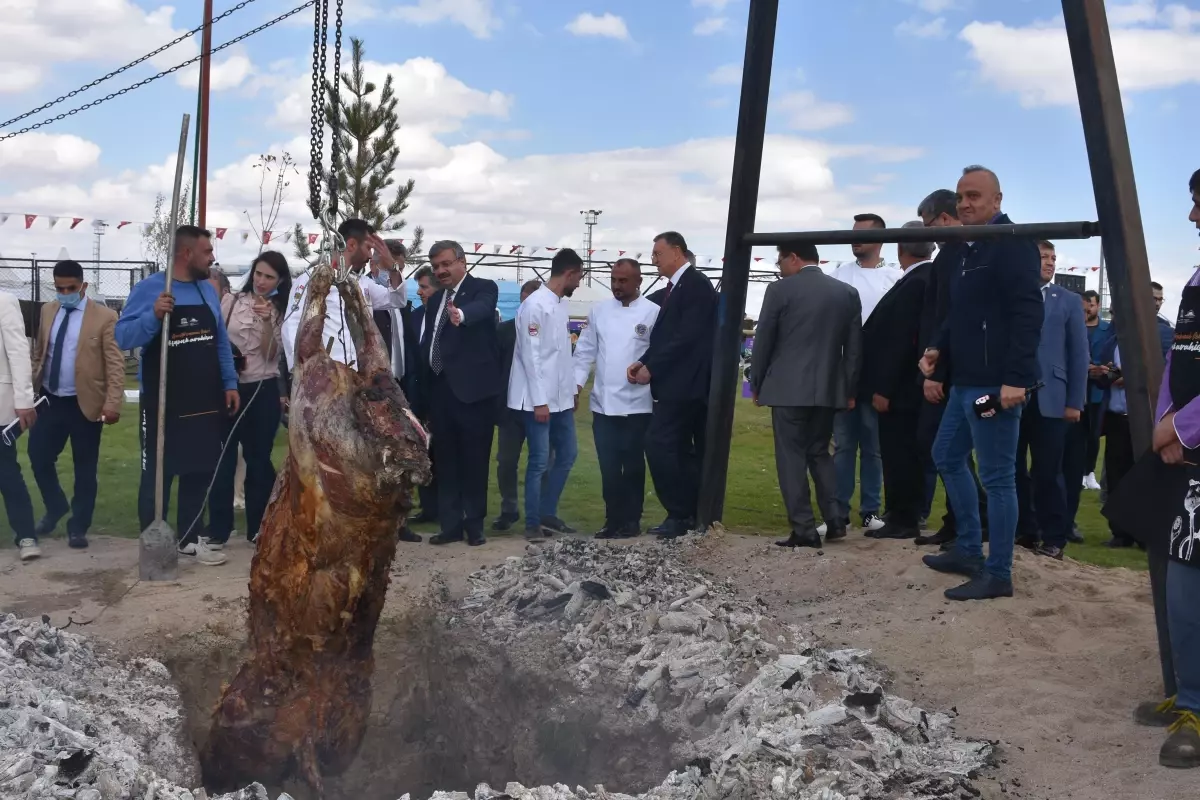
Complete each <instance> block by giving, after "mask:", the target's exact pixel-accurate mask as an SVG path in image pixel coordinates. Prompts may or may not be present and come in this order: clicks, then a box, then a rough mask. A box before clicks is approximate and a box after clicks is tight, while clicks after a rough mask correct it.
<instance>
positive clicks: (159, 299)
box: [115, 225, 240, 566]
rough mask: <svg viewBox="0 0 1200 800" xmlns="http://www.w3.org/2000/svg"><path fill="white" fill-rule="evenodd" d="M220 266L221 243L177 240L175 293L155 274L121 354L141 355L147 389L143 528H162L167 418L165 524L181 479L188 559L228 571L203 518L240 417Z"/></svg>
mask: <svg viewBox="0 0 1200 800" xmlns="http://www.w3.org/2000/svg"><path fill="white" fill-rule="evenodd" d="M212 263H213V244H212V234H211V233H209V232H208V231H206V230H203V229H201V228H196V227H193V226H191V225H184V226H183V227H181V228H179V229H178V230H177V231H176V232H175V256H174V263H173V264H172V266H171V269H172V270H173V278H174V281H173V283H172V285H171V292H170V293H169V294H168V293H167V292H166V291H165V289H166V282H167V281H166V273H164V272H156V273H154V274H152V275H150V276H149V277H148V278H146V279H144V280H143V281H142V282H141V283H139V284H138V285H137V286H135V287H133V290H132V291H130V293H129V298H128V299H127V300H126V301H125V308H124V310H123V311H122V313H121V318H120V319H119V320H117V325H116V330H115V335H116V339H117V346H118V347H120V348H121V349H122V350H133V349H135V348H138V347H140V348H141V349H142V357H141V362H140V363H139V365H138V381H139V383H140V386H141V395H140V404H141V419H140V424H139V430H140V439H141V446H142V477H141V484H140V485H139V487H138V520H139V522H140V523H141V526H142V529H143V530H145V529H146V528H148V527H150V524H151V523H152V522H154V495H155V488H156V487H155V485H154V478H155V469H156V458H157V452H156V450H157V448H156V444H157V432H158V419H159V414H163V415H164V416H165V418H166V440H165V443H166V447H165V449H164V452H163V484H164V485H163V515H164V516H165V515H166V513H167V502H168V498H170V496H171V483H172V481H173V479H174V478H175V477H176V476H178V477H179V504H178V508H177V509H176V521H175V531H176V535H178V536H179V552H180V554H181V555H185V556H190V557H192V558H194V559H195V560H196V562H197V563H199V564H206V565H210V566H211V565H219V564H224V563H225V556H224V555H223V554H222V553H220V552H218V551H215V550H210V549H209V548H208V546H207V545H206V544H205V543H204V541H203V538H207V534H206V532H205V531H204V530H203V527H204V526H203V524H202V520H201V516H202V515H203V513H204V500H205V494H206V492H207V488H208V483H209V480H210V479H211V478H212V476H213V473H214V472H215V471H216V468H217V462H218V460H219V459H220V455H221V443H222V442H223V441H224V439H225V437H226V434H227V433H228V429H229V421H228V417H231V416H234V415H235V414H237V411H238V405H239V402H240V401H239V397H238V376H237V370H235V369H234V366H233V351H232V350H231V349H230V347H229V336H228V334H227V333H226V331H225V320H224V318H223V317H222V315H221V301H220V299H219V298H218V297H217V292H216V290H215V289H213V287H212V284H210V283H209V282H208V279H209V267H211V266H212ZM168 314H170V315H171V316H170V325H171V328H170V334H169V338H170V342H171V344H170V347H169V348H168V350H167V399H166V405H165V407H163V408H159V398H158V385H159V377H160V360H159V359H160V358H161V352H162V351H161V348H162V325H163V318H164V317H166V316H167V315H168Z"/></svg>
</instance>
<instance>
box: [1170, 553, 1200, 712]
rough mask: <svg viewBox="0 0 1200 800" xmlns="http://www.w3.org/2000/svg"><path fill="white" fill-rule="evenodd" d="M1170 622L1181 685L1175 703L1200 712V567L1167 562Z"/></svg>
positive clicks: (1176, 676) (1176, 669) (1179, 683)
mask: <svg viewBox="0 0 1200 800" xmlns="http://www.w3.org/2000/svg"><path fill="white" fill-rule="evenodd" d="M1167 625H1168V627H1169V628H1170V629H1171V651H1172V655H1174V657H1175V682H1176V684H1177V685H1178V687H1179V695H1178V696H1177V697H1176V698H1175V706H1176V708H1180V709H1186V710H1188V711H1191V712H1193V713H1196V714H1200V567H1196V566H1194V565H1190V564H1180V563H1179V562H1177V561H1172V562H1170V563H1169V564H1167Z"/></svg>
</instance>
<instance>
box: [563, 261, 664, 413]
mask: <svg viewBox="0 0 1200 800" xmlns="http://www.w3.org/2000/svg"><path fill="white" fill-rule="evenodd" d="M675 274H676V275H678V274H679V273H675ZM656 319H658V306H657V305H655V304H654V303H652V302H650V301H649V300H647V299H646V298H644V297H638V298H637V299H636V300H634V301H633V302H632V303H630V304H629V305H628V306H626V305H623V304H622V303H621V301H620V300H617V299H616V298H612V299H610V300H605V301H604V302H602V303H597V304H596V305H594V306H592V309H591V311H589V312H588V320H587V327H586V328H584V329H583V332H582V333H580V334H579V341H578V342H576V344H575V355H574V357H573V361H574V365H575V385H576V386H578V387H579V388H581V389H582V388H583V386H584V385H585V384H586V383H587V379H588V374H589V373H590V372H591V370H592V367H593V365H594V366H595V368H596V379H595V381H594V382H593V383H592V394H591V409H592V413H593V414H603V415H605V416H610V417H624V416H629V415H631V414H649V413H651V412H652V411H653V410H654V399H653V398H652V397H651V396H650V386H649V385H648V384H647V385H645V386H639V385H637V384H633V383H630V382H629V381H628V379H626V377H625V371H626V370H627V369H628V368H629V365H630V364H632V363H634V362H635V361H641V359H642V356H643V355H644V354H645V352H646V348H647V347H649V346H650V332H651V331H652V330H654V322H655V320H656Z"/></svg>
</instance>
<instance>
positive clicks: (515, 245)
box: [508, 244, 521, 256]
mask: <svg viewBox="0 0 1200 800" xmlns="http://www.w3.org/2000/svg"><path fill="white" fill-rule="evenodd" d="M520 249H521V245H519V244H514V245H513V246H512V249H511V250H509V251H508V254H509V255H510V256H511V255H512V254H513V253H515V252H517V251H518V250H520Z"/></svg>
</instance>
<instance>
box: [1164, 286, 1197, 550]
mask: <svg viewBox="0 0 1200 800" xmlns="http://www.w3.org/2000/svg"><path fill="white" fill-rule="evenodd" d="M1170 390H1171V407H1172V408H1174V409H1175V410H1176V411H1178V410H1180V409H1182V408H1183V407H1184V406H1186V405H1187V404H1188V403H1190V402H1192V400H1193V399H1195V398H1196V397H1197V396H1200V286H1188V287H1185V288H1184V290H1183V297H1182V298H1181V299H1180V301H1179V316H1178V318H1177V319H1176V320H1175V342H1174V343H1173V344H1172V345H1171V381H1170ZM1198 456H1200V453H1197V452H1196V451H1193V450H1185V451H1184V458H1185V459H1186V460H1187V461H1189V462H1193V461H1194V462H1200V457H1198ZM1186 469H1187V477H1188V481H1187V488H1186V489H1185V490H1184V492H1183V497H1182V498H1181V499H1180V501H1177V502H1181V504H1182V509H1181V510H1180V512H1179V516H1178V517H1176V518H1175V523H1174V524H1173V525H1172V526H1171V538H1170V542H1169V546H1170V557H1171V560H1173V561H1181V562H1183V563H1185V564H1190V565H1192V566H1197V567H1200V466H1195V465H1192V464H1188V465H1187V466H1186Z"/></svg>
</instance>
